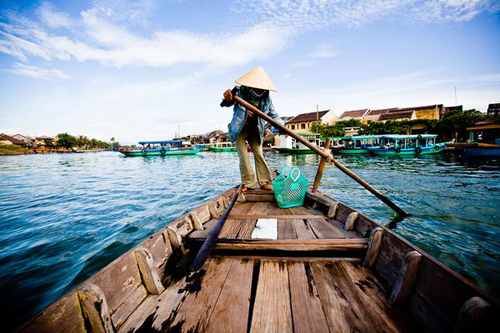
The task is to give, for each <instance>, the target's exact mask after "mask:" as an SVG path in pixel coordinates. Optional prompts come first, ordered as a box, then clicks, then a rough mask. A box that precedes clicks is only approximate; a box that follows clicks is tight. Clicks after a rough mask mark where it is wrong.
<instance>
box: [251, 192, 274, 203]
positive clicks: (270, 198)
mask: <svg viewBox="0 0 500 333" xmlns="http://www.w3.org/2000/svg"><path fill="white" fill-rule="evenodd" d="M245 199H246V201H247V202H274V201H276V199H275V198H274V194H248V193H245Z"/></svg>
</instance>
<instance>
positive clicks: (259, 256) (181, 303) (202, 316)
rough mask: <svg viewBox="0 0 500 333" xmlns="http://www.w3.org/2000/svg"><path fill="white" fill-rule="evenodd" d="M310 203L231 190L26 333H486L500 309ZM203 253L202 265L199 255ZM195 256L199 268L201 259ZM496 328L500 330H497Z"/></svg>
mask: <svg viewBox="0 0 500 333" xmlns="http://www.w3.org/2000/svg"><path fill="white" fill-rule="evenodd" d="M233 99H234V100H235V101H237V102H238V103H240V104H242V105H243V106H245V107H246V108H248V109H249V110H251V111H252V112H254V114H256V115H257V116H259V117H261V118H263V119H265V120H266V121H268V122H269V123H271V124H272V125H273V126H275V127H276V128H279V129H280V130H281V131H284V132H285V133H287V131H288V133H289V135H291V136H295V137H296V139H297V140H298V141H301V142H302V143H304V144H305V145H307V146H309V148H311V149H312V150H314V151H315V152H316V153H317V154H319V155H320V156H321V157H322V160H321V161H320V164H319V166H318V172H317V174H316V177H315V180H314V184H313V186H312V188H311V189H309V190H308V191H307V192H306V193H305V195H306V197H305V200H304V203H303V204H302V205H300V206H296V207H291V208H279V207H278V205H277V204H276V201H275V196H274V194H273V193H272V192H271V191H266V190H248V191H246V192H244V193H242V192H241V188H242V185H240V186H239V187H238V188H230V189H228V190H227V191H225V192H224V193H221V194H219V195H217V196H216V197H214V198H212V199H211V200H209V201H207V202H205V203H204V204H202V205H200V206H199V207H197V208H194V209H192V210H191V211H189V212H187V213H186V214H184V215H183V216H181V217H179V218H178V219H176V220H175V221H174V222H172V223H171V224H169V225H167V226H165V228H163V229H162V230H159V231H158V232H156V233H155V234H153V235H152V236H150V237H149V238H148V239H146V240H145V241H143V242H142V243H140V244H139V245H137V246H136V247H134V248H133V249H131V250H130V251H128V252H126V253H125V254H123V255H122V256H120V257H119V258H118V259H116V260H115V261H113V262H112V263H111V264H109V265H108V266H106V267H105V268H104V269H102V270H101V271H100V272H98V273H97V274H95V275H94V276H92V277H91V278H89V279H88V280H87V281H85V282H83V283H82V284H81V285H79V286H78V287H76V288H75V289H74V290H73V291H71V292H69V293H68V294H66V295H65V296H63V297H62V298H61V299H59V300H58V301H56V302H55V303H53V304H52V305H50V306H49V307H48V308H46V309H45V310H43V311H42V312H41V313H40V314H38V315H37V316H35V317H34V318H33V319H31V320H30V321H28V322H27V323H26V324H24V325H23V326H22V327H20V328H19V329H18V332H118V333H120V332H127V333H129V332H352V331H357V332H409V331H427V332H449V331H458V332H485V331H488V330H492V328H494V327H496V320H495V319H496V317H497V313H499V309H500V306H499V303H498V301H497V300H496V299H495V298H494V297H493V296H491V295H489V294H487V293H485V292H484V291H482V290H481V289H480V288H478V287H477V286H475V285H473V284H472V283H470V282H469V281H467V280H466V279H465V278H464V277H462V276H460V275H459V274H457V273H455V272H454V271H452V270H451V269H450V268H448V267H447V266H445V265H443V264H442V263H440V262H439V261H437V260H436V259H434V258H432V257H431V256H430V255H428V254H427V253H425V252H424V251H422V250H421V249H419V248H418V247H416V246H415V245H413V244H411V243H410V242H408V241H407V240H405V239H403V238H402V237H400V236H398V235H397V234H396V233H394V232H393V231H391V230H390V229H388V228H386V227H384V226H383V225H381V224H379V223H377V222H376V221H374V220H372V219H371V218H369V217H368V216H366V215H364V214H363V213H361V212H359V211H357V210H355V209H353V208H351V207H349V206H348V205H346V204H344V203H342V202H340V201H338V200H336V199H334V198H331V197H329V196H327V195H325V194H323V193H321V192H319V191H317V188H318V186H319V181H320V179H321V175H322V174H323V168H324V166H325V164H326V163H327V162H328V163H333V164H334V165H335V166H336V167H337V168H338V169H339V170H341V171H343V172H344V173H346V174H347V175H349V177H351V178H353V179H354V180H356V181H357V182H358V183H359V184H360V185H362V186H363V187H365V188H367V189H369V190H370V192H372V193H373V194H374V195H376V196H377V197H378V198H379V199H381V200H382V201H383V202H384V203H386V204H387V205H388V206H389V207H391V208H392V209H394V210H395V211H396V212H398V213H399V214H404V215H405V216H406V215H407V213H406V212H404V211H403V210H402V209H401V208H399V207H398V206H397V205H396V204H394V203H393V202H392V201H390V200H389V199H388V198H386V197H385V196H384V195H383V194H382V193H380V192H379V191H376V190H375V189H374V188H372V187H371V186H370V185H369V184H368V183H366V182H365V181H363V180H362V179H361V178H359V177H358V176H356V175H355V174H354V173H353V172H352V171H350V170H349V169H348V168H346V167H345V166H343V165H342V164H341V163H339V162H338V161H336V160H335V159H334V158H333V157H332V156H331V155H330V154H329V153H327V152H326V151H324V150H321V149H319V148H317V147H316V146H314V145H312V144H311V143H310V142H308V141H306V140H305V139H303V138H301V137H300V136H298V135H296V134H295V133H293V132H291V131H290V130H288V129H286V128H285V127H284V126H283V125H282V124H280V123H278V122H277V121H275V120H274V119H272V118H271V117H269V116H268V115H266V114H265V113H263V112H262V111H260V110H258V109H257V108H256V107H255V106H253V105H252V104H250V103H248V102H246V101H244V100H242V99H241V98H239V97H238V96H234V97H233ZM195 254H196V256H195ZM193 258H194V260H193ZM494 320H495V321H494Z"/></svg>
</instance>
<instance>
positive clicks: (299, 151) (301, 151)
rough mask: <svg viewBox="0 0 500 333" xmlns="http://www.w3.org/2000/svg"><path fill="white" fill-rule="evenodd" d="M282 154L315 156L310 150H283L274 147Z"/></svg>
mask: <svg viewBox="0 0 500 333" xmlns="http://www.w3.org/2000/svg"><path fill="white" fill-rule="evenodd" d="M273 149H274V150H276V151H277V152H278V153H280V154H314V151H312V150H311V149H309V148H281V147H273Z"/></svg>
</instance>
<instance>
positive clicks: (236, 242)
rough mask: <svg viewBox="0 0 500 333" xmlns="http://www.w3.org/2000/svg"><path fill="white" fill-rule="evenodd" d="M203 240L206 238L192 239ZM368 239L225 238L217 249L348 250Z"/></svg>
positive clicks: (359, 247)
mask: <svg viewBox="0 0 500 333" xmlns="http://www.w3.org/2000/svg"><path fill="white" fill-rule="evenodd" d="M191 241H197V242H203V241H204V239H191ZM367 247H368V239H366V238H359V239H249V240H240V239H225V240H222V239H221V240H219V241H218V242H217V243H216V244H215V247H214V249H216V250H235V251H237V250H242V251H250V250H275V251H276V250H277V251H348V250H366V248H367Z"/></svg>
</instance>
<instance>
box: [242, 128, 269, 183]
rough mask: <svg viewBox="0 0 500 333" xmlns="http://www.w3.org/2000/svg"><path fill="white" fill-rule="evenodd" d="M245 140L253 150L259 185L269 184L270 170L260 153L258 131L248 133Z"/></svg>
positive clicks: (260, 145)
mask: <svg viewBox="0 0 500 333" xmlns="http://www.w3.org/2000/svg"><path fill="white" fill-rule="evenodd" d="M247 141H248V144H249V145H250V148H252V151H253V157H254V159H255V170H256V172H257V180H258V182H259V183H260V185H263V184H271V183H272V181H273V179H272V176H271V171H270V170H269V167H268V166H267V163H266V160H265V159H264V154H263V153H262V142H261V139H260V135H259V132H258V131H255V132H252V133H250V135H249V136H248V137H247Z"/></svg>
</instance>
